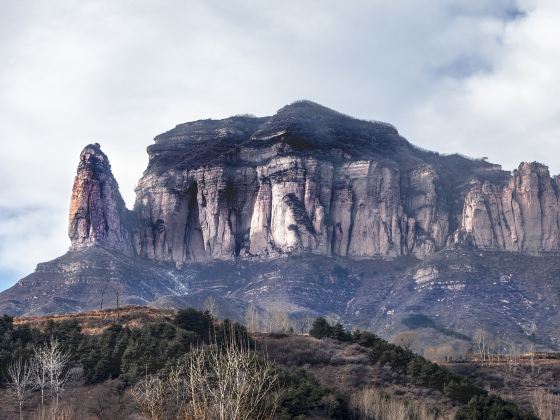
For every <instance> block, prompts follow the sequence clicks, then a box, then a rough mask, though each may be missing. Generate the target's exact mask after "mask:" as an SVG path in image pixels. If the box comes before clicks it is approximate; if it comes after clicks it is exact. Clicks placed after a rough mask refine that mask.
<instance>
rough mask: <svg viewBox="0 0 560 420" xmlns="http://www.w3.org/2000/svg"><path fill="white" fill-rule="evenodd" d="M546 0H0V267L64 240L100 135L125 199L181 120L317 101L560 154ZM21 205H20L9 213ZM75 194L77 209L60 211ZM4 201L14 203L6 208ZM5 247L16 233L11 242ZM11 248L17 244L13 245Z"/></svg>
mask: <svg viewBox="0 0 560 420" xmlns="http://www.w3.org/2000/svg"><path fill="white" fill-rule="evenodd" d="M558 8H559V6H558V5H557V4H556V2H554V1H551V0H548V1H547V0H539V1H536V0H535V1H530V2H529V1H523V2H522V3H521V4H516V2H515V1H513V0H497V1H492V2H487V1H482V0H441V1H432V0H424V1H418V0H414V1H413V0H409V1H400V2H395V1H392V0H391V1H389V0H378V1H373V2H371V1H365V0H358V1H355V2H351V3H349V2H339V1H334V0H327V1H324V2H316V1H311V0H297V1H296V0H286V1H282V2H275V3H271V2H267V4H263V3H259V2H255V1H251V0H236V1H219V0H206V1H203V0H200V1H186V2H185V1H167V2H163V3H162V2H157V1H155V0H139V1H134V2H132V1H120V2H113V1H109V0H106V1H83V2H75V1H71V0H56V1H51V2H41V1H38V0H37V1H31V0H21V1H18V2H6V3H5V4H3V9H2V14H0V56H1V57H2V60H1V61H0V139H2V140H1V141H2V154H1V155H0V177H1V179H3V180H4V183H3V189H2V194H0V210H2V211H3V212H4V213H2V214H4V216H2V215H1V214H0V227H6V223H8V224H9V229H10V232H11V233H10V234H9V235H8V234H3V235H2V236H0V273H2V272H6V271H11V272H16V274H15V275H13V277H11V278H10V279H8V280H6V281H14V280H15V277H17V276H20V275H23V274H25V273H27V272H29V271H30V270H32V268H33V267H34V265H35V264H36V263H37V262H39V261H44V260H47V259H50V258H53V257H55V256H57V255H60V254H61V253H62V252H64V251H65V249H66V248H67V246H68V240H67V239H66V226H65V223H66V206H67V203H68V201H69V197H70V191H71V184H72V180H73V177H74V174H75V167H76V164H77V157H78V154H79V152H80V150H81V149H82V147H83V146H84V145H85V144H87V143H88V142H91V141H99V142H100V143H101V144H102V146H103V149H104V151H105V152H106V153H107V154H108V155H109V157H110V159H111V163H112V165H113V170H114V172H115V175H116V177H117V180H118V181H119V183H120V186H121V191H122V193H123V196H124V197H125V199H126V202H127V204H128V205H129V207H130V206H131V205H132V203H133V199H134V191H133V189H134V186H135V183H136V181H137V180H138V178H139V177H140V176H141V173H142V171H143V169H144V168H145V166H146V163H147V157H146V155H145V147H146V146H147V145H148V144H150V142H151V140H152V138H153V137H154V136H155V135H156V134H158V133H160V132H163V131H165V130H168V129H169V128H171V127H173V126H174V125H175V124H177V123H180V122H184V121H188V120H193V119H197V118H207V117H214V118H219V117H225V116H228V115H232V114H239V113H253V114H257V115H267V114H271V113H273V112H275V111H276V109H278V108H279V107H281V106H283V105H285V104H287V103H290V102H292V101H294V100H296V99H301V98H307V99H312V100H315V101H317V102H320V103H323V104H324V105H327V106H330V107H333V108H335V109H338V110H340V111H342V112H345V113H348V114H352V115H356V116H359V117H363V118H372V119H379V120H386V121H389V122H392V123H393V124H395V125H396V126H397V127H398V128H399V129H400V131H401V132H402V133H403V134H404V135H405V136H407V137H408V138H409V140H411V141H412V142H413V143H416V144H419V145H421V146H423V147H426V148H431V149H437V150H439V151H443V152H454V151H458V152H462V153H467V154H471V155H474V156H489V157H490V159H491V160H493V161H496V162H498V163H503V164H504V165H505V167H507V168H508V169H511V168H512V167H514V166H515V165H516V164H517V163H518V162H519V161H521V160H527V159H528V160H533V159H539V160H543V161H545V162H547V163H549V164H550V165H551V167H552V168H553V169H554V171H559V170H560V162H558V161H557V160H555V159H553V157H554V156H555V155H556V154H558V152H559V151H560V150H559V149H560V146H559V145H558V144H557V142H555V140H556V139H557V138H558V134H559V132H558V131H559V127H560V122H559V121H560V119H559V118H558V113H559V106H560V105H558V103H557V101H555V98H554V97H553V95H554V92H555V91H556V90H557V89H555V88H556V86H555V85H556V81H557V80H558V77H559V76H558V74H560V72H559V70H560V68H559V66H560V59H559V51H560V48H558V47H559V46H558V43H559V40H560V34H559V33H558V31H559V29H557V25H556V22H558V20H559V18H560V15H559V11H558ZM22 209H35V210H34V211H28V210H25V212H23V214H25V217H23V216H21V217H17V218H14V217H11V218H10V219H9V220H8V219H7V218H6V217H7V216H5V214H6V213H5V212H12V214H15V213H13V212H18V211H19V212H20V213H22ZM61 209H64V210H61ZM0 213H1V212H0ZM7 244H9V246H8V245H7ZM8 250H9V251H8Z"/></svg>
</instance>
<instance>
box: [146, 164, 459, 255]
mask: <svg viewBox="0 0 560 420" xmlns="http://www.w3.org/2000/svg"><path fill="white" fill-rule="evenodd" d="M424 170H425V171H427V175H426V173H423V172H420V173H418V174H416V173H414V174H410V180H411V182H413V183H415V185H414V187H415V195H414V197H413V198H412V207H411V208H412V214H411V215H407V214H406V213H405V211H404V210H403V205H402V200H403V197H402V196H401V191H400V181H401V175H400V173H399V170H398V168H396V167H395V166H394V165H386V164H382V163H380V162H377V161H372V160H363V161H349V162H346V163H343V164H341V165H335V164H333V162H331V161H324V160H319V159H316V158H313V157H301V156H295V155H288V156H281V157H275V158H272V159H270V160H269V161H268V162H267V163H266V164H263V165H258V166H256V167H253V166H247V167H241V168H239V167H230V166H218V167H206V168H198V169H195V170H186V171H182V172H176V171H175V170H170V171H168V172H166V173H163V174H161V175H156V174H153V173H147V174H146V175H145V176H144V177H143V178H142V180H141V181H140V182H139V185H138V189H137V201H136V206H135V210H136V212H137V214H138V215H139V217H140V226H141V227H140V228H139V230H138V231H137V233H136V234H135V248H136V252H137V253H138V254H139V255H142V256H146V257H148V258H153V259H156V260H163V261H174V262H175V263H177V264H181V263H184V262H186V261H192V260H195V261H197V260H206V259H230V258H233V257H236V256H241V257H251V256H253V257H267V256H280V255H283V254H291V253H301V252H310V253H314V254H318V255H325V256H331V255H337V256H349V257H353V258H371V257H397V256H401V255H406V254H409V253H418V255H419V256H422V255H426V254H428V253H430V252H431V251H433V250H434V249H436V248H438V247H441V246H442V245H444V244H445V240H446V238H447V229H448V223H447V216H446V215H445V213H443V211H442V210H441V209H438V207H437V200H436V199H435V198H436V197H435V193H434V182H435V181H436V178H435V177H434V173H433V171H430V170H429V168H424ZM438 215H443V216H441V217H438Z"/></svg>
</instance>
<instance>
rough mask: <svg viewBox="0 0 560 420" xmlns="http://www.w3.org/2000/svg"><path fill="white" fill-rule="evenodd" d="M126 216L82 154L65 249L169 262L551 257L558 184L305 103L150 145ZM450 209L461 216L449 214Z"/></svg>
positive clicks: (112, 184) (194, 127)
mask: <svg viewBox="0 0 560 420" xmlns="http://www.w3.org/2000/svg"><path fill="white" fill-rule="evenodd" d="M148 153H149V156H150V163H149V166H148V168H147V170H146V171H145V173H144V176H143V177H142V178H141V179H140V181H139V183H138V187H137V190H136V193H137V198H136V203H135V206H134V210H133V211H132V212H130V213H129V212H128V210H126V208H125V206H124V203H123V201H122V198H121V196H120V194H119V192H118V186H117V183H116V181H115V180H114V178H113V176H112V174H111V170H110V166H109V163H108V160H107V157H106V156H105V155H104V154H103V153H102V152H101V151H100V150H99V147H98V146H97V145H90V146H87V147H86V148H85V149H84V151H83V152H82V154H81V157H80V165H79V168H78V175H77V176H76V180H75V184H74V189H73V194H72V202H71V210H70V227H69V232H70V238H71V240H72V246H73V247H75V248H80V247H84V246H91V245H94V244H104V245H107V246H110V247H113V248H116V249H118V250H120V251H122V252H124V253H126V254H130V255H137V256H141V257H144V258H148V259H152V260H157V261H167V262H173V263H175V264H176V265H177V266H181V265H183V264H184V263H188V262H194V261H209V260H229V259H234V258H259V259H262V258H274V257H280V256H284V255H293V254H301V253H310V254H316V255H321V256H347V257H351V258H354V259H359V258H394V257H399V256H404V255H415V256H416V257H419V258H425V257H427V256H429V255H431V254H433V253H434V252H436V251H438V250H440V249H442V248H444V247H446V246H448V245H453V244H456V243H466V244H471V245H474V246H476V247H478V248H482V249H490V250H509V251H522V252H526V253H539V252H542V251H557V250H558V249H559V246H560V241H559V228H558V223H559V204H558V200H559V198H558V188H557V182H556V180H553V179H551V178H550V175H549V173H548V170H547V169H546V167H544V166H543V165H540V164H525V163H524V164H522V165H521V166H520V167H519V169H518V170H517V171H515V172H514V173H513V175H511V176H510V174H508V173H506V172H504V171H502V170H501V168H499V166H497V165H492V164H490V163H487V162H484V161H482V160H470V159H467V158H463V157H460V156H457V155H454V156H441V155H438V154H436V153H431V152H427V151H423V150H420V149H417V148H415V147H414V146H412V145H410V144H409V143H408V142H407V141H406V140H405V139H403V138H402V137H400V136H399V135H398V132H397V131H396V130H395V129H394V128H393V127H392V126H390V125H388V124H383V123H377V122H367V121H358V120H355V119H352V118H350V117H347V116H344V115H342V114H339V113H336V112H334V111H332V110H329V109H327V108H324V107H321V106H319V105H316V104H312V103H309V102H300V103H296V104H293V105H290V106H288V107H285V108H283V109H281V110H280V111H279V112H278V113H277V114H276V115H274V116H272V117H269V118H255V117H248V116H243V117H232V118H229V119H225V120H220V121H214V120H204V121H196V122H193V123H187V124H182V125H179V126H177V127H176V128H175V129H173V130H171V131H169V132H167V133H164V134H162V135H160V136H158V137H156V140H155V144H154V145H152V146H150V147H149V148H148ZM457 203H458V204H457Z"/></svg>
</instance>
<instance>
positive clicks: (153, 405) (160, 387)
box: [130, 375, 166, 420]
mask: <svg viewBox="0 0 560 420" xmlns="http://www.w3.org/2000/svg"><path fill="white" fill-rule="evenodd" d="M130 392H131V394H132V397H133V398H134V400H135V401H136V403H137V404H138V408H139V409H140V411H141V412H142V414H144V415H145V416H147V417H148V418H150V419H151V420H163V419H165V418H166V416H165V414H166V413H165V406H166V384H165V381H164V380H163V379H161V378H159V377H158V376H155V375H146V377H145V378H144V379H142V380H141V381H140V382H138V383H137V384H136V385H135V386H134V387H133V388H132V389H131V391H130Z"/></svg>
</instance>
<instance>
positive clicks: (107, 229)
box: [68, 143, 132, 254]
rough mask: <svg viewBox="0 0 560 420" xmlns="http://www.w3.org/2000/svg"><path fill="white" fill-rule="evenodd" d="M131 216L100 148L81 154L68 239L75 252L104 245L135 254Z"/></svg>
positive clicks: (91, 147)
mask: <svg viewBox="0 0 560 420" xmlns="http://www.w3.org/2000/svg"><path fill="white" fill-rule="evenodd" d="M127 213H128V210H127V209H126V206H125V204H124V201H123V199H122V197H121V195H120V193H119V187H118V184H117V181H116V180H115V178H114V177H113V173H112V172H111V165H110V164H109V159H107V156H106V155H105V154H104V153H103V152H102V151H101V149H100V147H99V144H97V143H96V144H90V145H88V146H86V147H85V148H84V150H83V151H82V153H81V154H80V163H79V165H78V172H77V174H76V177H75V179H74V187H73V188H72V198H71V200H70V217H69V223H68V236H69V237H70V240H71V242H72V248H73V249H80V248H84V247H89V246H93V245H98V244H101V245H106V246H109V247H111V248H115V249H118V250H120V251H123V252H125V253H127V254H131V253H132V248H131V246H130V236H129V231H128V229H127V228H126V226H125V220H126V219H127V218H128V214H127Z"/></svg>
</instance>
